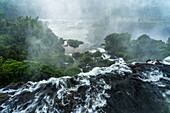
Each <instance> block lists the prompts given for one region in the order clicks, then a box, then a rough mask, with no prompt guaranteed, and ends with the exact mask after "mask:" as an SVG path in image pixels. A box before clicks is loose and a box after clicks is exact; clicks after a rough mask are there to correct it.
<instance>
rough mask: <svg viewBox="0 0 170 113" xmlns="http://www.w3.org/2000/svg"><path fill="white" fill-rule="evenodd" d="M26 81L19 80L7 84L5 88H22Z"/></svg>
mask: <svg viewBox="0 0 170 113" xmlns="http://www.w3.org/2000/svg"><path fill="white" fill-rule="evenodd" d="M24 84H25V83H24V82H18V83H11V84H10V85H8V86H6V87H5V88H4V89H3V90H4V91H5V90H9V89H14V90H16V89H18V88H21V86H23V85H24Z"/></svg>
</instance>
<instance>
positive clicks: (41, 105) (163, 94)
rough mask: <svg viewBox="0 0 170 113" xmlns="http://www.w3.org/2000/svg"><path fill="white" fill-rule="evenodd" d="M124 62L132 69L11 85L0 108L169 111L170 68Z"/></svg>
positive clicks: (135, 112)
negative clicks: (11, 90)
mask: <svg viewBox="0 0 170 113" xmlns="http://www.w3.org/2000/svg"><path fill="white" fill-rule="evenodd" d="M123 65H126V66H128V67H129V70H131V72H130V71H126V70H124V71H123V69H122V65H118V66H117V67H116V69H113V70H111V71H110V72H109V71H107V72H106V73H102V72H101V73H102V74H98V75H97V76H90V75H89V76H75V77H73V78H52V79H50V80H48V81H41V82H37V83H26V84H22V83H19V84H16V85H12V86H8V87H6V88H4V89H3V91H2V92H1V93H0V111H1V112H2V113H6V112H21V111H22V112H28V113H32V112H54V113H57V112H61V113H70V112H75V113H76V112H87V113H90V112H99V113H102V112H106V113H168V112H169V106H170V104H169V103H168V100H169V94H167V91H169V90H170V82H169V76H170V67H169V66H168V65H164V64H149V63H136V64H133V65H132V64H123ZM118 67H119V68H118ZM112 68H115V66H112V67H111V69H112ZM101 70H104V69H101ZM120 70H122V71H121V72H120ZM13 86H16V87H13ZM23 86H24V87H23ZM10 89H15V91H13V92H10ZM5 91H6V92H5ZM7 91H9V92H10V93H9V92H7Z"/></svg>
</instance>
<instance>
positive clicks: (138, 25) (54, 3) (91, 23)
mask: <svg viewBox="0 0 170 113" xmlns="http://www.w3.org/2000/svg"><path fill="white" fill-rule="evenodd" d="M13 1H15V2H17V3H20V4H24V5H27V6H29V7H31V9H32V10H33V11H34V12H35V14H36V16H39V18H40V19H42V20H43V21H46V22H48V23H49V27H50V28H51V29H52V30H53V32H54V33H55V34H56V35H58V36H61V37H63V38H66V39H69V38H71V39H79V40H82V41H85V42H87V43H91V42H93V43H100V42H102V41H103V39H104V38H105V37H106V36H107V35H108V34H111V33H113V32H115V33H122V32H129V33H130V34H132V39H135V38H138V37H139V36H140V35H142V34H148V35H149V36H150V37H151V38H153V39H157V40H163V41H166V40H167V39H168V37H169V36H170V20H169V19H170V15H169V13H168V12H169V11H170V8H169V7H170V1H169V0H140V1H139V0H138V1H136V0H128V1H125V0H43V1H42V0H25V1H23V0H13ZM30 15H31V14H30ZM96 40H97V41H96Z"/></svg>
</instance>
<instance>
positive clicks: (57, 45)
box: [0, 2, 170, 87]
mask: <svg viewBox="0 0 170 113" xmlns="http://www.w3.org/2000/svg"><path fill="white" fill-rule="evenodd" d="M63 44H64V40H63V39H62V38H59V37H57V36H56V35H55V34H54V33H53V32H52V30H51V29H49V28H48V26H47V24H46V23H44V22H42V21H40V20H39V19H38V17H36V18H33V17H30V16H25V15H21V13H20V11H19V10H18V9H17V7H16V6H15V5H14V4H12V3H11V2H8V3H6V2H0V87H4V86H6V85H8V84H10V83H13V82H27V81H39V80H43V79H48V78H50V77H61V76H66V75H68V76H73V75H76V74H78V73H80V72H81V71H83V72H87V71H89V70H91V69H92V68H94V67H104V66H110V65H111V64H113V63H114V61H110V60H108V59H104V58H103V57H101V56H102V53H100V51H96V52H95V53H91V52H88V51H87V52H84V53H79V52H76V53H73V54H72V56H69V55H65V49H64V46H63ZM80 44H83V42H82V41H78V40H68V45H70V46H71V47H73V48H78V47H79V45H80ZM104 48H105V50H106V51H107V52H108V54H109V55H111V58H117V57H123V58H124V59H125V60H126V61H127V62H133V61H146V60H147V59H149V58H151V59H162V58H165V57H166V56H169V55H170V38H169V39H168V41H167V42H163V41H161V40H154V39H151V38H150V37H149V36H148V35H146V34H144V35H142V36H140V37H139V38H137V39H133V40H132V39H131V35H130V34H128V33H121V34H117V33H113V34H110V35H108V36H106V37H105V43H104ZM75 62H76V63H75Z"/></svg>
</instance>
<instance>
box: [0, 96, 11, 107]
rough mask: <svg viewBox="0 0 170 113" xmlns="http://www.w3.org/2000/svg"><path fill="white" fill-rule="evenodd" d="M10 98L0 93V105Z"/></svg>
mask: <svg viewBox="0 0 170 113" xmlns="http://www.w3.org/2000/svg"><path fill="white" fill-rule="evenodd" d="M9 98H10V96H9V94H8V93H0V105H1V104H2V103H4V102H6V101H7V100H8V99H9Z"/></svg>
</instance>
